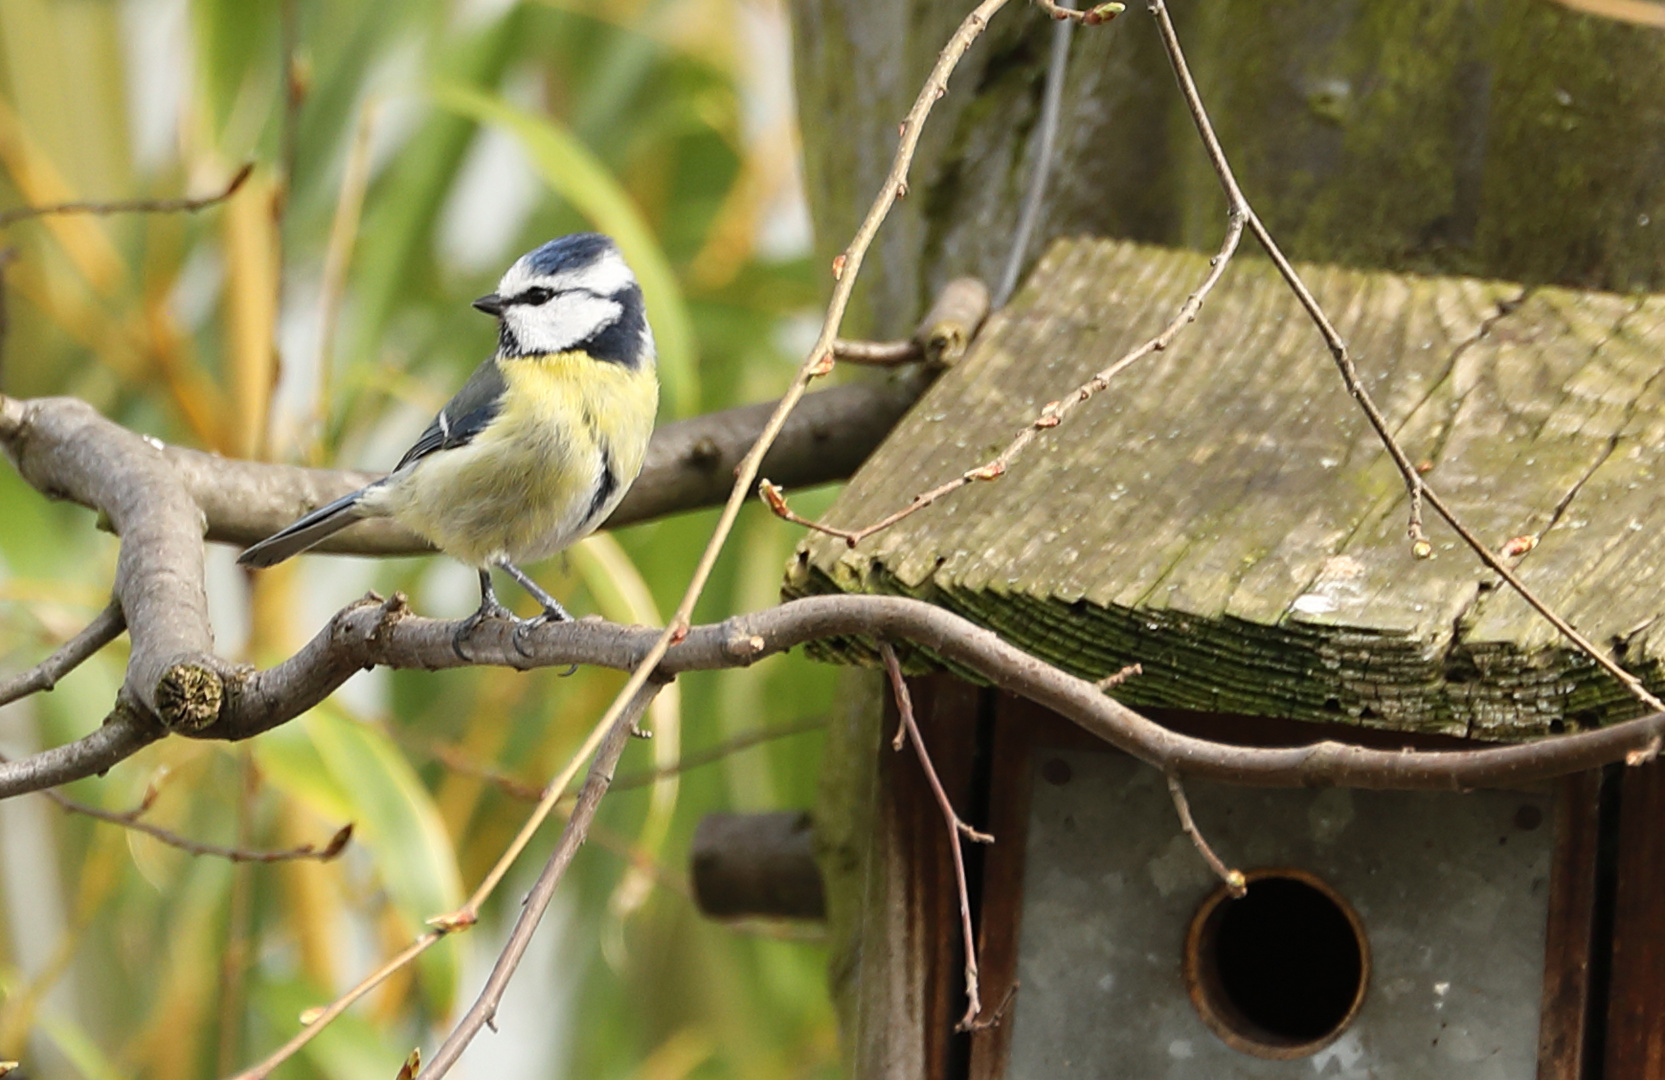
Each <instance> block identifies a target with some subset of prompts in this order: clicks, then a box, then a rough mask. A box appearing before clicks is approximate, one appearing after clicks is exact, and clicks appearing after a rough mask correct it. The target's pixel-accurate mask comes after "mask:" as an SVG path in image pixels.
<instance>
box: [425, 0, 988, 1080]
mask: <svg viewBox="0 0 1665 1080" xmlns="http://www.w3.org/2000/svg"><path fill="white" fill-rule="evenodd" d="M1005 5H1006V0H982V3H980V4H978V6H977V7H976V8H975V9H974V10H973V11H972V12H971V13H970V14H969V15H967V16H966V18H965V19H964V21H962V22H961V23H960V26H959V28H958V29H956V30H955V31H954V34H953V36H952V37H950V38H949V41H948V44H947V45H946V46H945V47H944V48H943V50H942V52H941V54H939V56H938V57H937V62H936V65H935V66H934V67H933V68H932V69H931V73H930V75H929V76H928V77H927V78H926V80H925V84H924V86H922V87H921V88H920V91H919V96H918V97H917V98H916V99H915V101H914V105H913V108H912V109H910V110H909V111H908V116H907V118H906V119H905V120H904V121H903V122H902V129H901V140H900V145H898V146H897V148H896V155H895V158H894V159H893V162H892V164H891V168H890V173H889V175H888V176H887V177H886V179H885V183H884V185H883V187H882V188H881V189H880V191H879V193H878V195H877V196H876V197H875V198H874V200H873V204H872V206H871V207H870V208H869V210H868V212H867V216H866V217H865V218H864V219H863V220H862V223H861V225H860V227H859V228H857V230H856V233H855V236H854V237H853V238H852V240H851V242H850V244H849V246H848V247H846V248H845V250H844V252H843V253H842V254H841V255H839V256H838V258H837V259H835V260H834V278H835V283H834V286H833V295H832V299H831V301H830V302H829V303H828V305H827V314H826V317H825V319H823V321H822V325H821V332H820V334H819V335H818V336H817V338H816V342H815V344H814V345H813V346H812V347H811V348H810V351H809V355H808V357H807V358H806V359H805V360H804V362H803V364H801V365H800V366H799V368H798V372H797V374H796V375H795V376H794V377H793V379H792V382H791V384H790V386H788V388H787V390H786V393H785V394H783V395H782V396H781V399H780V401H779V403H778V404H777V405H776V406H775V410H774V412H773V413H772V414H771V415H770V417H769V419H768V421H767V422H766V423H765V424H764V426H763V431H762V433H761V434H760V435H759V436H758V439H757V442H756V443H755V444H753V446H752V448H751V450H749V451H748V452H747V453H746V456H745V457H744V458H742V459H741V461H740V464H739V465H738V466H736V468H735V480H734V486H733V488H732V489H730V492H729V497H728V501H727V502H726V503H725V504H724V506H723V509H722V512H721V514H720V515H719V516H718V519H717V524H716V525H715V527H714V528H713V529H712V533H711V537H710V539H709V540H708V541H707V542H706V546H705V550H704V552H702V553H701V555H700V559H699V562H698V563H697V564H696V566H695V567H694V572H693V574H692V575H691V577H690V579H689V582H688V586H687V589H686V590H685V591H684V593H683V596H682V601H681V603H679V604H678V605H677V608H676V611H675V612H674V613H673V614H672V615H671V619H670V622H669V623H668V624H667V625H666V626H665V628H664V630H663V631H662V632H661V633H660V634H659V635H658V637H657V639H656V640H655V641H654V644H653V646H652V647H651V648H650V649H648V651H647V653H646V655H644V656H643V657H642V658H641V659H640V661H639V662H638V663H637V665H636V667H635V670H633V671H632V672H631V675H630V678H629V679H628V680H627V681H626V682H625V685H624V686H623V688H621V689H620V690H619V692H618V695H617V696H616V697H615V698H614V699H613V702H612V704H611V705H609V706H608V708H607V711H606V712H605V713H604V714H603V715H602V717H601V719H600V720H599V721H598V722H597V724H596V731H597V732H609V733H611V732H614V731H618V730H619V729H620V720H621V718H623V717H624V716H625V715H626V712H627V710H629V709H630V708H631V707H632V705H633V703H634V702H636V701H638V700H641V699H643V698H644V697H646V698H651V697H652V691H651V690H649V689H648V683H649V680H650V679H651V678H652V676H653V673H654V671H655V669H657V668H658V666H659V662H660V661H661V660H662V659H664V656H665V654H666V652H667V651H669V649H670V647H671V646H672V645H674V644H676V643H677V642H679V641H682V640H683V639H684V638H685V637H686V636H687V635H688V631H689V629H690V626H691V620H692V618H693V613H694V605H695V604H696V603H697V602H698V601H699V598H700V596H701V595H702V594H703V593H704V591H705V586H706V583H707V582H708V581H709V580H710V578H711V574H712V572H713V571H714V570H715V569H716V565H717V557H718V555H719V554H720V553H721V552H722V549H723V547H724V545H725V544H726V543H727V541H728V537H729V535H730V534H731V533H732V532H733V530H734V523H735V521H736V520H737V519H738V517H739V515H740V508H741V506H743V505H744V504H745V502H746V500H747V499H748V498H749V497H750V496H751V492H752V485H753V484H754V483H755V482H756V480H757V474H758V469H759V467H760V466H761V465H762V462H763V457H764V455H765V454H767V453H768V451H769V447H770V446H772V445H773V444H774V441H775V439H776V437H777V436H778V435H779V434H780V431H781V429H782V428H783V427H784V426H785V424H786V419H787V416H788V415H789V414H790V413H791V412H792V410H793V408H795V407H796V406H797V404H798V401H799V400H800V399H801V398H802V397H803V395H804V393H805V391H806V390H807V389H808V388H809V384H810V382H811V381H812V380H814V379H816V378H818V377H820V376H822V375H825V374H827V373H828V372H830V371H831V370H832V367H833V354H832V346H833V341H834V340H835V339H836V338H837V336H838V329H839V326H840V325H841V324H842V323H843V321H844V312H845V310H846V309H847V308H848V307H849V303H850V295H851V292H852V290H853V289H854V288H855V283H856V279H857V277H858V276H859V274H860V272H861V264H862V260H863V258H864V257H865V255H866V254H867V249H868V247H869V246H870V245H871V244H872V242H873V237H874V236H875V235H876V234H877V233H878V230H879V225H880V224H881V223H882V222H883V221H884V219H885V217H886V216H887V215H888V214H889V213H890V208H891V207H892V206H893V205H895V202H896V199H897V198H898V197H899V196H900V194H901V193H902V192H903V191H905V190H906V189H907V174H908V171H909V169H910V167H911V166H912V163H913V156H914V152H915V149H916V148H917V146H918V143H919V135H920V131H921V129H922V128H923V125H924V123H925V119H926V117H928V116H929V115H930V112H931V109H932V108H933V106H935V104H936V102H937V99H938V98H940V97H942V96H943V95H944V94H945V93H947V90H948V76H949V74H950V73H951V72H952V71H953V70H954V68H955V67H956V66H957V65H958V64H959V61H960V58H961V57H962V56H964V55H965V52H966V50H967V49H969V48H970V47H971V43H972V42H973V41H975V40H976V39H977V38H978V37H979V36H981V34H982V32H983V30H984V28H985V27H986V26H987V25H988V20H989V18H990V17H991V16H993V14H994V13H995V12H997V11H999V10H1000V9H1001V8H1002V7H1004V6H1005ZM644 707H645V704H644ZM600 760H601V759H600V757H599V756H598V757H597V761H598V763H599V762H600ZM554 802H555V798H554V797H551V798H547V799H545V800H544V802H542V803H540V804H539V805H538V808H537V809H536V810H534V811H533V813H532V815H531V817H530V819H529V820H528V821H527V823H526V825H525V826H524V827H523V828H522V831H521V834H520V837H517V838H516V846H515V847H512V848H511V850H510V852H509V853H507V854H506V855H505V859H504V860H503V861H500V863H499V866H500V867H505V868H506V864H507V861H508V859H510V858H512V857H513V856H514V855H517V854H518V848H519V846H522V845H523V844H524V840H523V839H522V838H523V837H524V838H529V836H530V834H531V832H533V831H535V830H536V829H537V827H538V826H539V825H541V824H542V822H543V819H544V818H545V817H547V816H548V814H549V812H550V810H552V809H553V808H554ZM573 820H574V821H576V820H577V815H576V814H575V815H574V819H573ZM572 828H573V824H572V822H569V824H568V832H571V831H572ZM565 835H566V834H563V836H565ZM557 850H558V851H559V848H558V849H557ZM552 858H553V857H552ZM552 866H553V863H551V867H552ZM493 873H494V875H496V876H500V874H501V872H500V871H498V870H495V869H494V871H493ZM544 876H545V877H548V876H550V867H546V868H545V875H544ZM555 877H557V878H558V877H559V874H558V873H557V874H556V875H555ZM490 880H491V878H490V877H489V876H488V881H490ZM543 881H544V878H542V877H540V879H539V883H540V885H541V884H542V883H543ZM493 884H495V883H494V882H493ZM551 887H553V886H551ZM543 902H544V903H545V904H547V902H548V901H547V899H545V900H544V901H543ZM527 910H528V911H530V910H531V905H530V904H529V905H528V908H527ZM538 911H539V913H540V914H541V911H542V908H541V907H539V908H538ZM463 913H464V914H468V913H470V912H469V911H468V909H466V908H465V909H464V912H463ZM523 921H524V919H523ZM535 921H536V920H535V918H534V920H533V923H534V924H535ZM516 933H517V935H518V934H519V933H520V926H519V925H517V927H516ZM530 933H531V931H530V929H529V928H528V929H527V931H526V936H527V938H528V939H529V937H530ZM513 942H514V939H511V946H513ZM520 947H521V948H524V944H522V945H521V946H520ZM518 960H519V957H518V954H516V955H514V956H513V957H511V955H510V953H509V952H507V951H506V952H505V953H504V955H503V956H502V957H500V958H499V961H498V967H497V968H495V969H494V970H493V975H492V980H491V981H490V982H488V984H487V991H486V994H492V995H500V994H501V993H502V985H506V984H507V981H508V977H509V975H511V974H512V973H513V971H514V967H515V965H516V964H517V963H518ZM499 971H502V972H503V974H502V978H501V984H499V982H498V972H499ZM486 994H482V998H481V1001H485V1000H486ZM479 1007H480V1002H476V1004H475V1008H474V1009H471V1010H470V1011H469V1014H468V1015H467V1016H465V1018H464V1020H463V1022H462V1023H461V1024H459V1026H458V1027H457V1028H456V1029H455V1030H454V1031H453V1033H452V1036H451V1037H450V1038H448V1039H447V1040H446V1042H445V1044H444V1045H443V1046H442V1047H441V1048H440V1052H439V1054H438V1055H437V1056H436V1057H435V1059H434V1062H433V1064H432V1065H431V1066H429V1075H430V1076H431V1077H432V1078H434V1080H437V1078H438V1077H440V1076H443V1075H444V1074H445V1073H446V1072H447V1071H449V1069H450V1066H451V1064H452V1063H454V1062H455V1061H456V1060H457V1058H458V1057H460V1056H461V1054H462V1049H463V1047H465V1046H466V1045H467V1044H468V1041H469V1040H470V1039H472V1038H473V1037H474V1034H475V1033H476V1032H477V1031H478V1030H479V1027H480V1024H478V1023H475V1022H474V1018H475V1017H476V1015H477V1013H476V1010H477V1009H478V1008H479ZM491 1010H495V999H493V1004H492V1006H491ZM486 1015H490V1012H489V1011H488V1012H487V1014H486Z"/></svg>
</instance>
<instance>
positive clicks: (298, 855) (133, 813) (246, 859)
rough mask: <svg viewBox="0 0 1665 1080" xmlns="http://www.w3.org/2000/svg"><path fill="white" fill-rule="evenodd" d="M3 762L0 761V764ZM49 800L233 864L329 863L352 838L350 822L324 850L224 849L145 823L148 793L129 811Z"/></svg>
mask: <svg viewBox="0 0 1665 1080" xmlns="http://www.w3.org/2000/svg"><path fill="white" fill-rule="evenodd" d="M3 760H5V759H4V758H0V761H3ZM41 794H42V795H45V796H46V797H47V798H48V799H51V800H52V801H53V802H55V803H57V804H58V805H59V806H60V807H62V808H63V809H64V810H66V811H67V812H69V813H71V814H82V815H84V816H86V817H90V818H96V819H97V820H99V821H104V822H108V823H109V824H111V825H120V826H121V827H122V828H124V829H131V830H132V831H134V832H139V833H144V834H145V835H146V836H148V837H151V838H152V839H155V840H160V841H161V842H162V843H164V844H166V845H168V846H169V847H172V848H178V849H179V850H180V851H184V852H187V853H189V854H191V855H208V856H212V857H214V858H216V859H225V860H226V861H228V862H234V863H277V862H293V861H295V860H297V859H315V860H317V861H318V862H329V861H330V860H331V859H334V858H335V857H336V856H338V855H340V854H341V852H342V851H343V850H345V849H346V847H347V844H348V843H349V842H350V841H351V840H352V838H353V823H352V822H350V821H349V822H348V823H347V824H345V825H343V826H341V828H339V829H337V830H335V835H333V836H331V837H330V838H329V842H328V843H326V844H325V845H324V846H323V847H318V846H317V845H316V844H302V845H300V846H299V847H292V848H283V849H281V850H275V851H274V850H265V849H261V848H246V847H227V846H225V845H222V844H210V843H207V842H205V841H202V840H192V839H191V838H190V837H188V836H181V835H180V834H179V833H176V832H174V831H172V830H171V829H164V828H162V827H161V826H160V825H152V824H151V823H150V822H148V821H145V820H144V814H145V812H146V811H148V810H149V809H150V804H151V801H152V798H153V796H152V795H151V794H150V793H147V794H146V797H145V798H144V799H142V800H141V801H140V803H139V805H138V806H136V807H134V808H133V809H131V810H121V811H118V810H106V809H104V808H103V807H101V806H93V805H91V804H90V803H84V802H81V801H80V800H78V799H72V798H70V797H69V796H68V795H65V794H64V793H63V792H61V791H58V790H56V789H54V788H47V789H46V790H45V791H42V792H41Z"/></svg>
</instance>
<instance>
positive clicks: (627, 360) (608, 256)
mask: <svg viewBox="0 0 1665 1080" xmlns="http://www.w3.org/2000/svg"><path fill="white" fill-rule="evenodd" d="M474 306H475V307H477V308H479V309H480V310H481V311H484V312H486V313H487V314H488V315H495V316H497V319H498V331H497V351H498V355H499V356H502V357H505V358H516V357H523V356H546V355H549V354H551V353H564V352H584V353H588V354H589V355H590V356H591V357H593V358H594V359H596V360H600V361H604V362H607V363H614V364H623V365H624V366H625V367H629V368H637V367H641V366H644V365H646V366H649V367H651V366H652V364H653V360H654V349H653V332H652V331H651V330H649V329H648V324H647V315H646V313H645V311H644V309H643V306H642V289H641V286H639V285H638V284H636V275H635V274H633V273H631V272H630V267H629V266H627V265H626V264H625V261H624V256H622V255H620V254H619V249H618V246H617V245H616V244H614V243H613V241H612V240H610V239H609V238H607V237H605V236H602V235H601V234H600V233H573V234H572V235H571V236H563V237H561V238H559V239H557V240H551V241H549V243H547V244H544V245H543V246H542V247H538V248H534V249H533V250H531V251H529V252H527V253H526V254H525V255H522V256H521V257H520V258H519V259H516V260H515V263H514V265H513V266H511V267H509V270H508V272H507V273H505V274H504V275H503V279H502V280H501V281H499V282H498V283H497V291H496V292H494V293H491V294H490V295H487V296H482V297H480V299H478V300H476V301H474Z"/></svg>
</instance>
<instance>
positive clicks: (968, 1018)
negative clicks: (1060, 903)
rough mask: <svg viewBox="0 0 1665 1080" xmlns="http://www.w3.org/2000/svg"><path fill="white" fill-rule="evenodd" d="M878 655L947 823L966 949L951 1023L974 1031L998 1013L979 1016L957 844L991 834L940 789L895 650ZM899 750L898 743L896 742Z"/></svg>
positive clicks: (886, 648) (882, 648)
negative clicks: (961, 998)
mask: <svg viewBox="0 0 1665 1080" xmlns="http://www.w3.org/2000/svg"><path fill="white" fill-rule="evenodd" d="M879 655H881V656H883V657H884V661H885V671H887V672H888V673H889V674H890V688H891V691H892V693H894V694H895V696H896V711H897V712H898V713H900V714H901V722H902V729H903V730H904V731H905V732H907V736H908V740H909V741H910V742H912V743H913V752H914V756H916V757H917V758H918V759H919V767H920V768H921V769H924V770H925V780H926V782H927V783H929V784H930V785H931V794H932V795H934V796H936V800H937V806H938V807H939V808H940V809H941V810H942V820H943V824H944V825H946V826H947V827H948V850H949V851H950V852H951V853H952V854H953V856H954V885H955V888H956V889H958V891H959V897H960V934H961V936H962V937H963V939H964V940H963V941H962V943H961V946H962V948H964V949H965V997H966V1008H965V1015H963V1016H961V1017H960V1022H959V1023H957V1024H955V1025H954V1030H955V1031H977V1030H981V1029H982V1028H985V1027H988V1026H990V1025H991V1024H993V1023H995V1022H996V1021H997V1020H998V1019H999V1014H998V1013H997V1014H996V1016H995V1017H994V1018H993V1019H991V1020H988V1021H982V1020H979V1019H978V1017H979V1016H980V1015H981V1013H982V1011H983V999H982V996H981V993H980V990H979V984H978V978H977V931H976V929H975V928H974V927H973V926H972V925H971V892H970V889H969V888H968V887H967V885H966V874H965V851H964V849H962V848H961V847H960V843H961V841H962V839H964V840H974V841H976V842H977V843H979V844H992V843H994V837H992V836H990V835H989V834H988V833H984V832H978V831H977V830H976V829H973V828H972V827H971V826H970V825H967V824H966V823H965V822H964V821H962V820H960V815H959V814H957V813H955V812H954V804H953V803H952V802H951V801H950V800H949V798H948V792H946V791H944V790H943V787H942V780H941V779H940V778H938V776H937V770H936V767H935V766H934V765H932V764H931V755H930V752H929V751H928V750H926V749H925V738H924V736H922V735H920V733H919V724H918V723H917V722H916V721H915V720H914V715H913V698H912V696H911V695H910V694H909V693H908V683H907V680H906V679H904V678H903V677H902V665H901V663H900V662H898V661H897V659H896V650H895V649H894V648H892V647H891V645H890V643H889V642H888V641H881V642H879ZM896 749H898V750H900V749H901V747H900V746H897V747H896Z"/></svg>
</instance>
